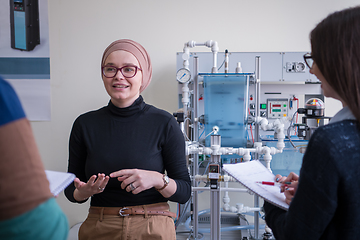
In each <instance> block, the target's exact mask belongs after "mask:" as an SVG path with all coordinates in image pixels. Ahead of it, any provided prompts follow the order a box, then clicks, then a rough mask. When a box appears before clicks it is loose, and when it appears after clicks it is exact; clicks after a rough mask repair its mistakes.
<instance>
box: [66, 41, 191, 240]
mask: <svg viewBox="0 0 360 240" xmlns="http://www.w3.org/2000/svg"><path fill="white" fill-rule="evenodd" d="M101 75H102V80H103V83H104V86H105V89H106V91H107V93H108V94H109V96H110V101H109V103H108V105H107V106H105V107H102V108H100V109H98V110H95V111H90V112H87V113H85V114H82V115H80V116H79V117H78V118H77V119H76V120H75V122H74V125H73V128H72V131H71V136H70V141H69V167H68V171H69V172H72V173H74V174H75V175H76V176H77V178H76V179H75V181H74V184H72V185H70V186H69V187H68V188H67V189H66V190H65V194H66V196H67V198H68V199H69V200H70V201H72V202H77V203H83V202H85V201H87V199H88V198H91V203H90V205H91V207H90V209H89V215H88V218H87V219H86V221H85V222H84V223H83V224H82V226H81V228H80V230H79V238H80V240H84V239H150V238H151V239H166V240H169V239H174V240H175V239H176V235H175V226H174V222H173V219H172V217H175V214H174V213H172V212H170V211H169V205H168V203H167V201H168V200H170V201H174V202H179V203H185V202H186V201H187V200H188V199H189V198H190V194H191V187H190V178H189V175H188V171H187V166H186V161H185V151H184V149H185V142H184V138H183V135H182V133H181V131H180V129H179V127H178V124H177V122H176V120H175V119H174V117H173V116H172V115H171V114H169V113H168V112H165V111H164V110H161V109H158V108H156V107H154V106H151V105H149V104H146V103H145V102H144V100H143V98H142V96H141V95H140V94H141V92H142V91H144V90H145V88H146V87H147V86H148V85H149V83H150V81H151V77H152V66H151V61H150V57H149V55H148V53H147V51H146V50H145V49H144V48H143V47H142V46H141V45H140V44H139V43H137V42H134V41H132V40H128V39H121V40H118V41H115V42H113V43H111V44H110V45H109V46H108V47H107V48H106V49H105V51H104V54H103V57H102V61H101ZM165 172H166V174H165Z"/></svg>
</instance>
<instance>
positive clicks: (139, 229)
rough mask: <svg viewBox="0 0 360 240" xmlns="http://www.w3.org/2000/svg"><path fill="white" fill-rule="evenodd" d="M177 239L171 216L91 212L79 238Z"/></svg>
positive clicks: (89, 239) (123, 239) (125, 239)
mask: <svg viewBox="0 0 360 240" xmlns="http://www.w3.org/2000/svg"><path fill="white" fill-rule="evenodd" d="M92 239H96V240H176V233H175V225H174V221H173V219H172V218H171V217H168V216H163V215H130V216H125V217H122V216H116V215H103V214H101V213H100V214H96V213H89V215H88V217H87V219H86V220H85V221H84V222H83V224H82V225H81V227H80V229H79V240H92Z"/></svg>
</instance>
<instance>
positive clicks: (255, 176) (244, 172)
mask: <svg viewBox="0 0 360 240" xmlns="http://www.w3.org/2000/svg"><path fill="white" fill-rule="evenodd" d="M223 170H224V171H226V172H227V173H229V175H231V176H232V177H233V178H235V179H236V180H237V181H239V182H240V183H241V184H243V185H244V186H245V187H246V188H248V189H249V190H251V191H253V192H254V193H256V194H257V195H259V196H260V197H262V198H264V199H265V200H267V201H268V202H271V203H272V204H274V205H276V206H278V207H280V208H282V209H284V210H287V209H288V208H289V205H288V204H287V203H286V202H285V195H284V193H280V188H279V187H278V186H268V185H262V184H259V183H257V182H261V181H270V182H274V181H275V175H274V174H272V173H271V172H270V171H269V170H268V169H267V168H266V167H265V166H264V165H263V164H262V163H261V162H260V161H258V160H253V161H249V162H244V163H236V164H224V165H223Z"/></svg>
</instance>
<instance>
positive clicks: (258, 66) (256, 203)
mask: <svg viewBox="0 0 360 240" xmlns="http://www.w3.org/2000/svg"><path fill="white" fill-rule="evenodd" d="M260 70H261V59H260V56H256V58H255V84H256V85H255V118H257V117H259V116H260ZM255 141H256V142H259V141H260V132H259V124H256V125H255ZM255 159H259V154H258V153H255ZM254 207H259V196H258V195H256V194H255V195H254ZM254 226H255V228H254V235H255V238H258V236H259V212H258V211H255V212H254Z"/></svg>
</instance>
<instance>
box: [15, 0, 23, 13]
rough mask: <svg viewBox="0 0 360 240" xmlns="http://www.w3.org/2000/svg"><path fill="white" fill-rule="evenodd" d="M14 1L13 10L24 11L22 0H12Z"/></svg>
mask: <svg viewBox="0 0 360 240" xmlns="http://www.w3.org/2000/svg"><path fill="white" fill-rule="evenodd" d="M13 1H14V10H16V11H24V1H23V0H13Z"/></svg>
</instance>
